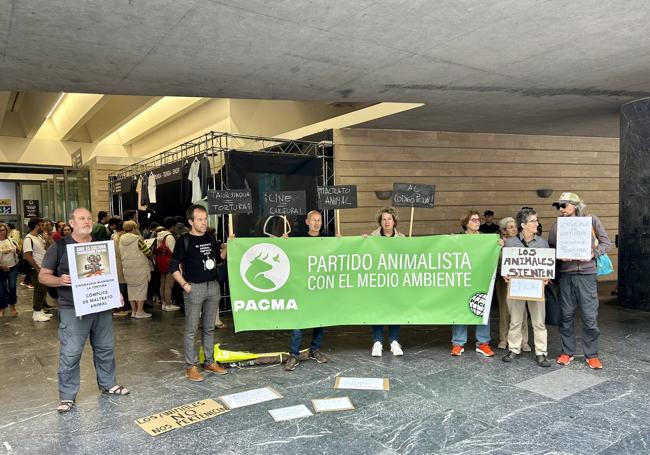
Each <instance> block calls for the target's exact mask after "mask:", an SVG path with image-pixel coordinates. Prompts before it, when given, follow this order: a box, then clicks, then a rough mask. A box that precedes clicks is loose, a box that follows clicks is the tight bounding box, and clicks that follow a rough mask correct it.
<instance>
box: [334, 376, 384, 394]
mask: <svg viewBox="0 0 650 455" xmlns="http://www.w3.org/2000/svg"><path fill="white" fill-rule="evenodd" d="M334 388H335V389H355V390H385V391H388V390H389V389H390V383H389V381H388V378H344V377H341V376H338V377H337V378H336V381H335V382H334Z"/></svg>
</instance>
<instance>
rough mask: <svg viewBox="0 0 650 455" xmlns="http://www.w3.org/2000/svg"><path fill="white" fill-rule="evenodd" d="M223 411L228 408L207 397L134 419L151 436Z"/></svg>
mask: <svg viewBox="0 0 650 455" xmlns="http://www.w3.org/2000/svg"><path fill="white" fill-rule="evenodd" d="M225 412H228V409H226V407H225V406H224V405H222V404H221V403H217V402H216V401H214V400H212V399H207V400H201V401H196V402H194V403H190V404H184V405H183V406H178V407H176V408H173V409H169V410H167V411H162V412H159V413H157V414H152V415H150V416H147V417H142V418H140V419H138V420H136V421H135V423H136V424H137V425H138V426H139V427H140V428H142V429H143V430H144V431H146V432H147V433H149V434H150V435H151V436H158V435H159V434H163V433H167V432H168V431H171V430H176V429H177V428H182V427H186V426H188V425H192V424H194V423H198V422H202V421H204V420H207V419H210V418H212V417H216V416H218V415H219V414H223V413H225Z"/></svg>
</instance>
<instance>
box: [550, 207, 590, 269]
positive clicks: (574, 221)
mask: <svg viewBox="0 0 650 455" xmlns="http://www.w3.org/2000/svg"><path fill="white" fill-rule="evenodd" d="M591 229H592V219H591V217H590V216H563V217H560V218H558V219H557V244H556V245H555V250H556V252H555V254H556V256H557V258H558V259H575V260H579V261H589V260H591V257H592V255H593V252H592V250H591Z"/></svg>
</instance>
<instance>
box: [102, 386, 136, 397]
mask: <svg viewBox="0 0 650 455" xmlns="http://www.w3.org/2000/svg"><path fill="white" fill-rule="evenodd" d="M102 393H105V394H107V395H128V394H129V393H131V391H130V390H129V389H127V388H126V387H124V386H121V385H114V386H113V387H111V388H110V389H104V390H102Z"/></svg>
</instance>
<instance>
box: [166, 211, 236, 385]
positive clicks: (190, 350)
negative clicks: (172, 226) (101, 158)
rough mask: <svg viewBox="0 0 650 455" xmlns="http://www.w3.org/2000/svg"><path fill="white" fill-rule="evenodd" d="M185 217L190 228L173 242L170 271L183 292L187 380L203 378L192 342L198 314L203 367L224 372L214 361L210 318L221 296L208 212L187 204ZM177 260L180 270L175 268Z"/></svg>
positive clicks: (211, 370) (216, 372)
mask: <svg viewBox="0 0 650 455" xmlns="http://www.w3.org/2000/svg"><path fill="white" fill-rule="evenodd" d="M187 220H188V222H189V224H190V227H191V228H190V231H189V232H188V233H187V234H184V235H182V236H181V237H180V238H179V239H178V241H177V242H176V245H175V247H174V254H173V257H172V262H171V266H170V271H171V272H172V275H173V277H174V279H175V280H176V282H177V283H178V284H179V285H180V286H181V287H182V288H183V291H184V292H185V295H184V299H185V339H184V344H185V363H186V370H185V376H186V377H187V378H188V379H189V380H190V381H203V376H202V375H201V373H200V372H199V369H198V363H199V360H198V354H197V351H196V346H195V339H196V332H197V330H198V326H199V320H200V318H201V316H203V330H202V337H201V343H202V344H203V351H204V353H205V363H204V365H203V369H204V370H205V371H209V372H212V373H214V374H226V373H227V372H228V371H227V370H226V369H224V368H222V367H221V366H219V365H217V364H216V363H215V362H214V321H215V318H216V314H217V309H218V307H219V301H220V300H221V290H220V286H219V282H218V276H217V262H218V261H219V260H220V259H221V257H220V255H219V254H218V250H217V242H216V239H215V238H214V236H213V235H210V234H208V233H207V229H208V212H207V211H206V209H205V207H203V206H201V205H191V206H190V207H189V208H188V209H187ZM181 263H182V265H183V268H182V272H181V270H180V269H179V266H180V264H181Z"/></svg>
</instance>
